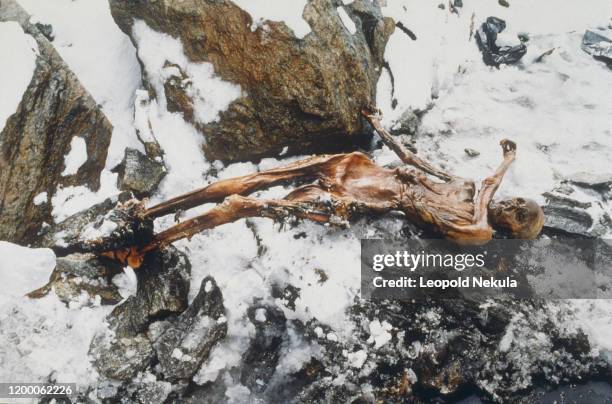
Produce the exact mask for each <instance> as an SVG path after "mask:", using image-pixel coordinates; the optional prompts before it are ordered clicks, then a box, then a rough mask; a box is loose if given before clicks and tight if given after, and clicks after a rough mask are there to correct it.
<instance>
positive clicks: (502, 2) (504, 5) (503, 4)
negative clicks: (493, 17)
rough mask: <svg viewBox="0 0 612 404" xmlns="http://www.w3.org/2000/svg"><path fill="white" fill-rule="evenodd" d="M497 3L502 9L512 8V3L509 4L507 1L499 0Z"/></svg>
mask: <svg viewBox="0 0 612 404" xmlns="http://www.w3.org/2000/svg"><path fill="white" fill-rule="evenodd" d="M497 3H498V4H499V5H500V6H502V7H506V8H508V7H510V3H508V2H507V1H506V0H498V1H497Z"/></svg>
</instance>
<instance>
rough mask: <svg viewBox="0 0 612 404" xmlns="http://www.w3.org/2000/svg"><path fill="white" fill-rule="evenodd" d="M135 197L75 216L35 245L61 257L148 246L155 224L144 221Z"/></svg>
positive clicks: (105, 203)
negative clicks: (130, 246)
mask: <svg viewBox="0 0 612 404" xmlns="http://www.w3.org/2000/svg"><path fill="white" fill-rule="evenodd" d="M131 197H132V195H131V194H130V193H123V194H121V195H119V197H118V199H117V200H114V199H106V200H104V201H103V202H101V203H99V204H96V205H93V206H91V207H90V208H87V209H85V210H83V211H81V212H78V213H75V214H74V215H72V216H70V217H68V218H66V219H65V220H63V221H62V222H60V223H58V224H56V225H52V226H50V227H48V228H47V229H45V230H44V232H43V233H42V234H41V235H40V236H39V237H38V238H37V239H36V240H34V243H33V244H34V245H35V246H38V247H46V248H51V249H53V250H54V251H55V253H56V254H57V255H68V254H71V253H75V252H96V253H99V252H104V251H113V250H116V249H118V248H124V247H125V246H126V245H133V246H139V245H144V244H146V243H148V242H149V241H150V240H151V239H152V237H153V230H154V229H153V221H152V220H150V219H143V218H142V215H141V214H140V213H141V212H142V209H143V205H142V203H141V202H140V201H138V200H134V199H131Z"/></svg>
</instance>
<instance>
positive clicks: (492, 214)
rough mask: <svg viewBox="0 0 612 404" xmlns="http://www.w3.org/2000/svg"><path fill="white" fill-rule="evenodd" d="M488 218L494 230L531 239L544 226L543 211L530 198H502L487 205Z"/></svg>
mask: <svg viewBox="0 0 612 404" xmlns="http://www.w3.org/2000/svg"><path fill="white" fill-rule="evenodd" d="M489 220H490V222H491V224H492V225H493V227H494V228H495V229H496V230H501V231H504V232H507V233H509V234H510V236H512V237H513V238H518V239H525V240H532V239H534V238H536V237H537V236H538V234H540V231H541V230H542V226H544V212H543V211H542V208H540V206H539V205H538V204H537V203H536V202H535V201H533V200H531V199H525V198H511V199H504V200H502V201H500V202H497V203H491V204H490V205H489Z"/></svg>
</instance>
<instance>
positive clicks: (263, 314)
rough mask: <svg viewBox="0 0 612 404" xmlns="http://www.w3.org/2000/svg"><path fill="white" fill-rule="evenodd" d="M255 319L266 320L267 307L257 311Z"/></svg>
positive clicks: (262, 321) (261, 321)
mask: <svg viewBox="0 0 612 404" xmlns="http://www.w3.org/2000/svg"><path fill="white" fill-rule="evenodd" d="M255 321H259V322H260V323H265V322H266V309H264V308H261V309H257V310H256V311H255Z"/></svg>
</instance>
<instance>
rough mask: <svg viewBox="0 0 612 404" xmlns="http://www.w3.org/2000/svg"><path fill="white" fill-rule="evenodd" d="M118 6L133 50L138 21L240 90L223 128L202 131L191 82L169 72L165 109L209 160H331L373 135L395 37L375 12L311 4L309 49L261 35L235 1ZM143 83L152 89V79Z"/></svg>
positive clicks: (220, 123)
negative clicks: (181, 121)
mask: <svg viewBox="0 0 612 404" xmlns="http://www.w3.org/2000/svg"><path fill="white" fill-rule="evenodd" d="M110 6H111V12H112V15H113V17H114V19H115V21H116V22H117V24H118V25H119V27H120V28H121V29H122V30H123V31H124V32H125V33H126V34H128V35H130V36H131V38H132V40H133V42H134V44H135V45H137V46H138V38H135V36H134V33H133V32H132V27H133V24H134V20H143V21H144V22H145V23H146V24H147V25H148V26H149V27H151V28H152V29H154V30H156V31H158V32H163V33H166V34H168V35H170V36H172V37H174V38H178V39H180V41H181V43H182V45H183V48H184V52H185V55H186V57H187V58H188V60H189V61H190V62H193V63H202V62H207V63H211V64H212V66H213V67H214V72H215V74H216V75H217V76H218V77H220V78H221V79H222V80H224V81H226V82H230V83H233V84H235V85H239V86H240V95H239V96H238V98H237V99H235V100H234V101H233V102H231V104H230V105H229V108H227V110H225V111H223V112H221V113H220V114H219V119H217V120H213V121H207V122H202V120H199V119H198V118H197V116H198V113H197V110H196V111H193V113H192V110H193V108H194V106H196V104H197V103H195V102H194V98H193V95H192V93H193V91H190V84H189V80H190V79H192V77H186V75H185V73H186V71H182V72H181V71H178V72H177V69H173V68H172V66H169V67H167V69H171V70H168V71H173V72H175V73H173V77H169V79H168V80H166V84H165V85H164V88H165V90H168V91H165V92H166V94H165V97H166V103H167V104H168V106H169V108H170V109H172V110H176V111H181V112H183V116H184V117H185V118H186V119H188V120H189V119H192V120H193V124H194V125H195V126H196V127H197V128H198V129H199V131H200V132H201V133H202V134H203V135H204V137H205V138H206V142H205V145H204V150H205V153H206V156H207V158H208V159H209V160H214V159H220V160H224V161H237V160H248V159H257V158H260V157H264V156H276V155H278V153H280V152H281V151H282V150H283V148H284V147H288V148H289V150H288V153H289V154H292V153H293V154H295V153H298V154H304V153H308V152H310V151H316V150H322V149H323V150H330V149H332V148H333V147H334V146H337V145H339V144H342V145H349V144H354V142H355V137H356V136H358V135H369V134H370V130H369V128H368V127H367V124H366V122H365V121H364V120H363V119H362V117H361V116H360V110H361V109H362V108H363V107H364V106H366V105H368V104H371V103H373V102H374V100H375V99H376V84H377V82H378V77H379V75H380V73H381V71H382V69H381V67H382V65H383V54H384V50H385V45H386V42H387V40H388V38H389V36H390V35H391V33H392V32H393V30H394V22H393V21H392V20H391V19H390V18H384V17H383V16H382V14H381V11H380V7H379V5H378V3H377V2H370V1H367V0H356V1H354V2H352V3H351V4H348V5H341V4H339V3H338V4H336V3H335V2H330V1H328V0H313V1H310V2H308V3H307V5H306V7H305V9H304V13H303V16H304V19H305V20H306V21H307V22H308V24H309V25H310V27H311V30H312V32H310V33H309V34H307V35H306V36H305V37H304V38H302V39H300V38H296V37H295V36H294V34H293V32H292V31H291V30H290V29H289V28H288V27H287V26H286V25H285V23H283V22H270V21H268V22H264V23H263V24H259V23H258V24H257V25H256V26H254V25H253V24H254V22H253V20H252V18H251V16H250V15H249V14H248V13H247V12H245V11H243V10H242V9H240V8H239V7H237V6H236V5H234V4H233V3H232V2H230V1H228V0H206V1H195V0H188V1H182V2H171V1H154V2H151V1H144V0H139V1H130V2H126V1H121V0H112V1H111V2H110ZM337 6H341V7H343V8H344V9H345V11H346V12H347V13H348V14H349V16H350V17H351V19H352V21H353V22H354V24H355V26H356V32H355V33H354V34H351V33H350V32H349V30H348V29H347V28H346V27H345V26H344V25H343V22H342V20H341V18H340V15H339V14H338V11H337V9H336V7H337ZM168 63H169V64H172V63H176V61H172V60H168ZM144 70H145V71H146V65H145V69H144ZM145 73H146V72H145ZM144 80H145V82H149V83H150V77H144ZM149 87H152V86H151V85H149ZM152 90H153V89H152ZM158 92H159V91H158ZM190 94H191V95H190ZM156 95H157V97H163V96H164V94H156Z"/></svg>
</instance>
